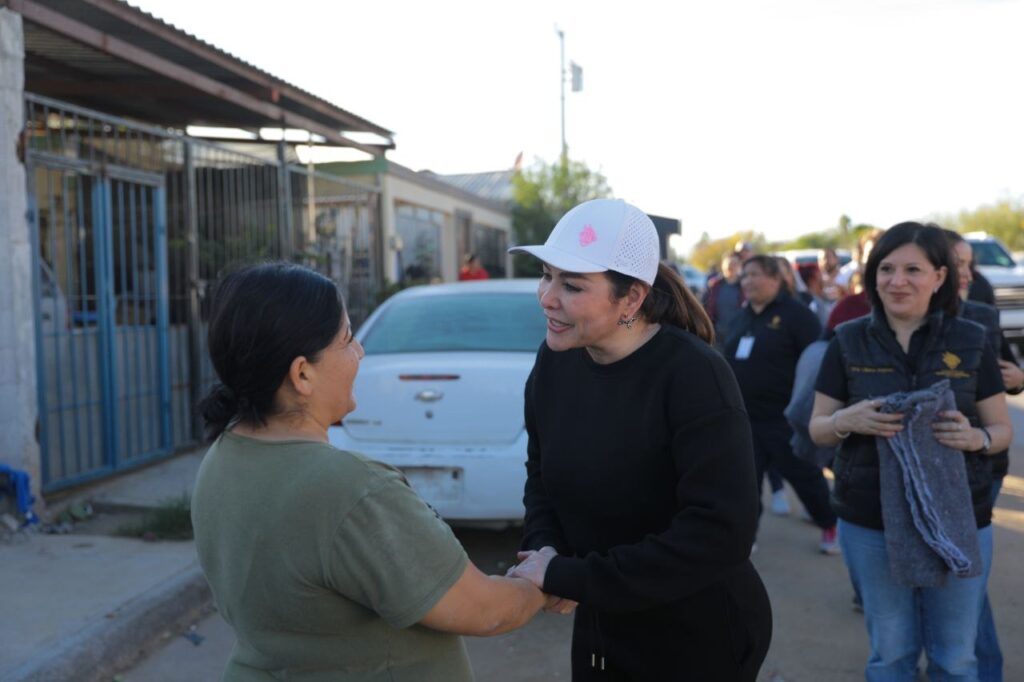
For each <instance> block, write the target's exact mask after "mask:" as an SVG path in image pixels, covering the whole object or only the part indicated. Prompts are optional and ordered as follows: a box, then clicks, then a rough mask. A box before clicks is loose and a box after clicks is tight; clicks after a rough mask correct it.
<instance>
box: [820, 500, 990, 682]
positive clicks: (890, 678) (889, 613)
mask: <svg viewBox="0 0 1024 682" xmlns="http://www.w3.org/2000/svg"><path fill="white" fill-rule="evenodd" d="M978 541H979V542H980V543H981V557H982V563H983V564H984V566H983V572H982V575H980V576H978V577H977V578H954V577H952V576H950V577H949V578H948V579H947V581H946V584H945V585H944V586H943V587H937V588H911V587H903V586H902V585H897V584H896V583H895V582H894V581H893V579H892V575H891V573H890V572H889V556H888V552H887V551H886V547H885V534H884V533H883V532H882V531H880V530H873V529H871V528H864V527H863V526H857V525H854V524H852V523H848V522H846V521H843V520H841V519H840V521H839V544H840V546H841V547H842V550H843V560H844V561H845V562H846V567H847V569H848V570H849V571H850V579H851V580H852V581H853V584H854V586H855V587H856V589H857V590H858V591H859V592H860V594H861V596H862V597H863V599H864V623H865V625H866V626H867V629H868V639H869V641H870V644H871V655H870V657H869V658H868V665H867V669H866V670H865V671H864V676H865V678H866V679H867V680H868V682H913V681H914V680H916V679H917V660H918V658H919V657H920V655H921V650H922V648H923V649H924V652H925V655H926V656H927V657H928V679H929V680H932V681H933V682H938V681H942V682H945V681H947V680H949V681H952V680H964V681H965V682H974V681H976V680H977V679H978V663H977V660H976V659H975V657H974V644H975V638H976V636H977V633H978V618H979V616H980V615H981V608H982V602H983V601H984V597H985V584H986V583H987V582H988V572H989V567H990V566H991V565H992V527H991V526H987V527H985V528H982V529H980V530H979V531H978Z"/></svg>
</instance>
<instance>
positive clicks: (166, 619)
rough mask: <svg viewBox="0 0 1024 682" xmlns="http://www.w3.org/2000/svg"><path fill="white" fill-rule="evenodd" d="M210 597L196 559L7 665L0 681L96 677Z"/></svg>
mask: <svg viewBox="0 0 1024 682" xmlns="http://www.w3.org/2000/svg"><path fill="white" fill-rule="evenodd" d="M211 600H212V596H211V594H210V587H209V585H208V584H207V582H206V577H205V576H204V575H203V573H202V571H201V570H200V568H199V565H198V564H193V565H192V566H189V567H188V568H186V569H184V570H183V571H181V572H180V573H178V574H177V575H176V576H174V577H173V578H171V579H170V580H168V581H167V582H165V583H164V584H163V585H160V586H158V587H156V588H154V589H153V590H151V591H149V592H147V593H146V594H143V595H139V596H137V597H134V598H132V599H130V600H128V601H127V602H125V603H124V604H122V605H121V606H119V607H118V608H116V609H115V610H114V611H112V612H111V613H108V614H106V615H105V616H104V617H103V618H102V619H101V620H99V621H98V622H95V623H93V624H91V625H89V626H88V627H86V628H85V629H83V630H82V631H81V632H79V633H77V634H76V635H74V636H73V637H69V638H68V639H66V640H64V641H62V642H60V643H58V644H57V645H56V646H55V647H52V648H51V649H49V650H48V651H46V652H45V653H44V654H41V655H39V656H37V657H35V658H34V659H33V660H30V661H28V662H27V663H25V664H23V665H22V666H20V667H19V668H17V669H15V670H13V671H11V672H10V673H8V675H7V676H5V677H4V678H3V680H2V682H65V681H66V680H77V681H79V682H100V681H106V680H109V679H110V678H111V677H112V676H113V675H114V674H115V673H116V672H117V671H118V670H123V669H125V668H126V667H128V666H129V665H131V664H132V663H133V662H135V660H136V659H137V658H138V657H139V655H140V654H141V653H143V652H144V651H145V650H146V648H147V647H148V646H149V645H150V644H151V643H152V642H153V641H154V640H156V639H157V638H158V637H159V636H160V635H161V633H163V632H165V631H167V630H168V629H171V628H176V627H177V626H178V625H182V626H183V625H184V624H185V622H186V621H189V620H191V619H193V618H195V617H196V616H198V615H199V614H200V613H201V612H202V610H203V609H204V608H205V607H207V606H208V605H209V604H210V603H211Z"/></svg>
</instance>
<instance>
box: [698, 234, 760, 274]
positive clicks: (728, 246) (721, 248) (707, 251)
mask: <svg viewBox="0 0 1024 682" xmlns="http://www.w3.org/2000/svg"><path fill="white" fill-rule="evenodd" d="M740 242H750V245H751V246H753V247H754V251H755V252H757V253H765V252H766V251H767V248H768V243H767V242H766V241H765V238H764V235H763V234H761V233H760V232H754V231H753V230H747V231H746V232H736V233H735V234H731V235H729V236H728V237H722V238H721V239H711V238H709V237H708V234H707V232H705V233H703V234H702V235H701V236H700V240H699V241H698V242H697V243H696V244H695V245H694V247H693V251H691V252H690V263H692V264H693V265H694V267H697V268H700V269H701V270H705V271H706V270H710V269H711V267H712V266H713V265H719V264H720V263H721V262H722V258H723V257H724V256H725V254H727V253H730V252H732V251H733V250H735V249H736V245H737V244H739V243H740Z"/></svg>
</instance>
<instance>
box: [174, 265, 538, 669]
mask: <svg viewBox="0 0 1024 682" xmlns="http://www.w3.org/2000/svg"><path fill="white" fill-rule="evenodd" d="M209 349H210V360H211V361H212V364H213V368H214V370H215V371H216V372H217V377H218V378H219V379H220V381H221V383H220V384H218V385H216V386H215V387H214V388H213V389H212V390H211V391H210V394H209V395H208V396H207V397H206V399H205V400H204V401H203V402H202V405H201V411H202V414H203V417H204V419H205V421H206V425H207V429H208V433H209V435H210V436H213V437H215V438H216V440H215V441H214V443H213V444H212V445H211V446H210V449H209V450H208V451H207V453H206V456H205V457H204V458H203V461H202V464H201V465H200V468H199V474H198V476H197V478H196V483H195V490H194V492H193V495H192V523H193V527H194V529H195V544H196V552H197V553H198V555H199V563H200V566H202V569H203V573H204V574H205V575H206V578H207V580H208V581H209V584H210V588H211V590H212V591H213V596H214V599H215V601H216V603H217V609H218V611H219V612H220V614H221V616H223V617H224V620H226V621H227V622H228V624H229V625H230V626H231V628H232V630H234V633H235V636H236V644H235V646H234V649H233V650H232V652H231V657H230V659H229V660H228V663H227V667H226V668H225V670H224V677H223V679H224V680H230V681H231V682H250V681H251V682H263V681H264V680H270V679H289V680H292V679H295V680H297V679H313V678H315V679H318V680H328V679H329V680H338V681H344V680H353V681H355V680H358V681H359V682H398V681H405V682H469V681H470V680H471V679H472V671H471V670H470V665H469V660H468V658H467V656H466V649H465V646H464V644H463V642H462V639H461V637H459V636H458V635H460V634H464V635H495V634H499V633H502V632H507V631H509V630H512V629H514V628H517V627H519V626H521V625H524V624H525V623H526V622H527V621H529V620H530V619H531V618H532V617H533V615H534V614H536V613H537V612H538V611H539V610H540V609H541V608H542V607H543V606H544V605H545V597H544V595H543V594H542V593H541V591H540V590H539V589H537V587H535V586H534V585H533V584H531V583H530V582H528V581H526V580H522V579H517V578H507V577H498V576H487V575H484V574H483V573H481V572H480V571H479V570H478V569H477V568H476V566H474V565H473V563H472V562H470V560H469V559H468V557H467V556H466V552H465V551H464V550H463V548H462V546H461V545H460V544H459V541H458V540H457V539H456V538H455V536H454V535H453V534H452V531H451V529H450V528H449V527H448V525H447V524H445V523H444V521H442V520H441V519H440V517H438V515H437V514H436V513H435V512H434V511H433V510H432V509H431V508H430V507H428V506H427V505H426V503H424V502H423V501H422V500H421V499H420V498H419V497H418V496H417V495H416V493H415V492H413V490H412V488H411V487H410V486H409V484H408V482H407V481H406V480H405V478H404V477H403V476H402V474H401V472H399V471H398V470H397V469H394V468H392V467H390V466H387V465H385V464H381V463H379V462H375V461H373V460H371V459H368V458H366V457H363V456H362V455H358V454H355V453H351V452H343V451H341V450H338V449H336V448H334V447H332V446H331V445H330V443H329V442H328V439H327V429H328V427H329V426H330V425H331V424H333V423H335V422H338V421H340V420H341V419H342V418H343V417H344V416H345V415H346V414H348V413H349V412H351V411H352V410H354V409H355V397H354V396H353V394H352V387H353V382H354V381H355V377H356V373H357V372H358V370H359V362H360V360H361V359H362V357H363V349H362V346H361V345H360V344H359V341H358V340H356V339H355V338H354V337H353V335H352V325H351V323H350V322H349V319H348V316H347V314H346V313H345V305H344V302H343V301H342V298H341V294H340V292H339V291H338V288H337V286H336V285H335V283H334V282H332V281H331V280H329V279H327V278H326V277H324V276H322V275H320V274H318V273H316V272H313V271H312V270H309V269H307V268H304V267H302V266H299V265H293V264H288V263H267V264H262V265H256V266H251V267H248V268H245V269H243V270H240V271H238V272H235V273H232V274H229V275H227V276H226V277H224V278H223V279H222V280H221V281H220V283H219V284H218V286H217V289H216V292H215V294H214V303H213V310H212V314H211V317H210V326H209Z"/></svg>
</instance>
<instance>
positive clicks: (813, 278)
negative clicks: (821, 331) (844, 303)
mask: <svg viewBox="0 0 1024 682" xmlns="http://www.w3.org/2000/svg"><path fill="white" fill-rule="evenodd" d="M799 273H800V280H801V281H802V282H803V283H804V288H805V289H806V290H807V293H808V295H809V296H810V297H811V300H810V302H809V303H808V304H807V307H808V308H810V309H811V312H813V313H814V314H815V315H816V316H817V317H818V322H820V323H821V324H824V323H825V321H826V320H827V319H828V316H829V313H831V312H832V308H833V307H834V306H835V301H833V300H830V299H829V298H828V296H827V295H826V294H825V288H824V285H823V284H822V280H821V270H820V269H818V266H817V264H815V263H808V264H807V265H802V266H800V270H799Z"/></svg>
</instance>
